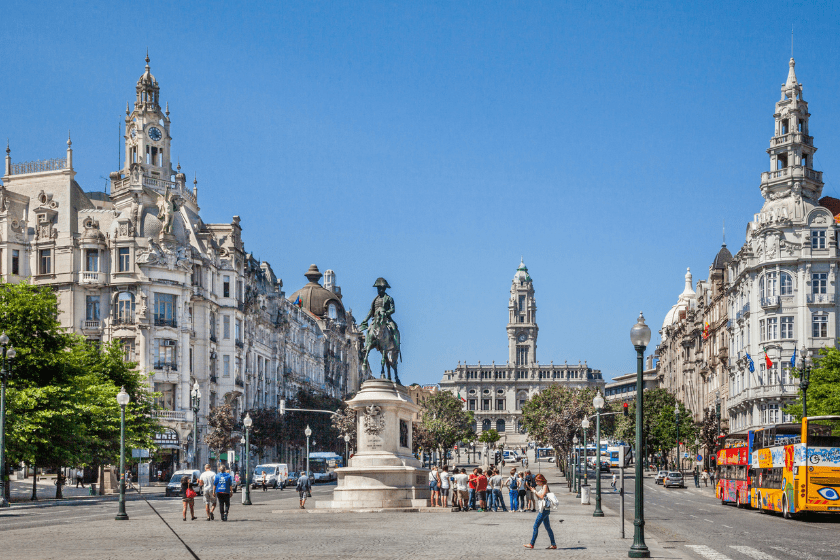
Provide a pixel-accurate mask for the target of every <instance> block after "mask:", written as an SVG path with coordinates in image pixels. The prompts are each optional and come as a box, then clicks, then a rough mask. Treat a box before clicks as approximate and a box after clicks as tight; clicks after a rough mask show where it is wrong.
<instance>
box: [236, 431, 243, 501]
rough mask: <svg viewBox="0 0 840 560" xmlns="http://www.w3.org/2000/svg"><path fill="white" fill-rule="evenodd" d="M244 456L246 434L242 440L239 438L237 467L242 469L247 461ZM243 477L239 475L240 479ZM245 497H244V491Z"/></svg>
mask: <svg viewBox="0 0 840 560" xmlns="http://www.w3.org/2000/svg"><path fill="white" fill-rule="evenodd" d="M244 457H245V436H242V438H240V440H239V465H238V466H237V468H238V469H239V470H240V471H241V470H242V469H243V465H245V463H244V462H243V459H244ZM242 478H243V477H239V479H240V480H242ZM243 497H244V493H243Z"/></svg>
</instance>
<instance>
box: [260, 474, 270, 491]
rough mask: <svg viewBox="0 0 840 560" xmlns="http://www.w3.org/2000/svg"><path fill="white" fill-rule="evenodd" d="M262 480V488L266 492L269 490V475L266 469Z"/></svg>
mask: <svg viewBox="0 0 840 560" xmlns="http://www.w3.org/2000/svg"><path fill="white" fill-rule="evenodd" d="M261 482H262V489H263V492H266V491H267V490H268V475H267V474H265V471H263V472H262V480H261Z"/></svg>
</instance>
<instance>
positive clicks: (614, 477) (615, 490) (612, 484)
mask: <svg viewBox="0 0 840 560" xmlns="http://www.w3.org/2000/svg"><path fill="white" fill-rule="evenodd" d="M617 480H618V479H617V478H616V475H615V473H613V476H612V482H610V486H612V489H613V492H618V490H617V489H616V487H615V483H616V481H617Z"/></svg>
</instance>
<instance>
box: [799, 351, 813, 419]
mask: <svg viewBox="0 0 840 560" xmlns="http://www.w3.org/2000/svg"><path fill="white" fill-rule="evenodd" d="M813 363H814V362H813V360H812V359H811V353H810V352H809V351H807V350H805V347H804V346H803V347H802V350H801V351H800V352H799V372H800V377H799V388H800V389H802V417H803V418H805V417H806V416H808V395H807V393H808V386H809V385H810V384H811V366H812V365H813Z"/></svg>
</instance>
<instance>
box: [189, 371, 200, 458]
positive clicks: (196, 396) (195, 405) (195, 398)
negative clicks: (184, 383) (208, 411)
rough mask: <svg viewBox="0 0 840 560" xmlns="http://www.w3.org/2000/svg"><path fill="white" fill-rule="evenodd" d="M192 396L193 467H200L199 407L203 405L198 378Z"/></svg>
mask: <svg viewBox="0 0 840 560" xmlns="http://www.w3.org/2000/svg"><path fill="white" fill-rule="evenodd" d="M190 397H192V411H193V468H194V469H197V468H198V465H199V463H198V409H199V408H200V406H201V389H200V388H199V387H198V381H197V380H196V382H195V385H193V388H192V390H191V391H190Z"/></svg>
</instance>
